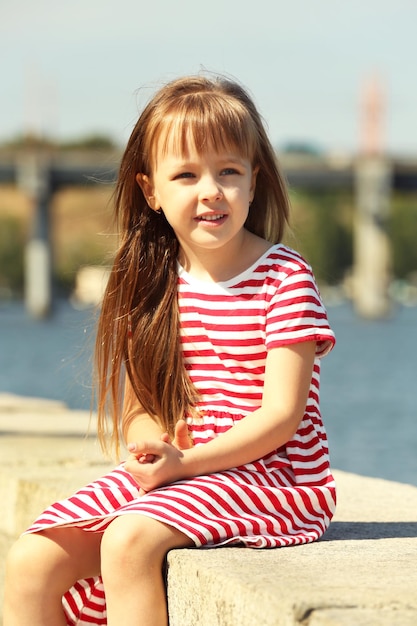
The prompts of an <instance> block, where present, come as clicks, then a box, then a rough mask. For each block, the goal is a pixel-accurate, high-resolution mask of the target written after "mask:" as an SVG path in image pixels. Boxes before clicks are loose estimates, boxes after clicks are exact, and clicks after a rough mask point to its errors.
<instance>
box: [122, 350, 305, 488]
mask: <svg viewBox="0 0 417 626" xmlns="http://www.w3.org/2000/svg"><path fill="white" fill-rule="evenodd" d="M315 349H316V343H315V341H306V342H302V343H296V344H292V345H288V346H285V347H281V348H274V349H272V350H270V352H269V353H268V356H267V360H266V369H265V382H264V391H263V399H262V406H261V408H259V409H257V410H255V411H254V412H253V413H250V414H249V415H247V416H246V417H245V418H243V419H242V420H241V421H240V422H238V423H237V424H236V425H235V426H233V428H231V429H229V430H228V431H227V432H225V433H224V434H222V435H221V436H219V437H217V438H215V439H213V440H212V441H210V442H208V443H206V444H204V445H201V446H196V447H194V448H190V449H188V450H177V449H175V448H174V447H173V446H166V445H165V444H164V442H161V441H159V442H155V441H149V440H148V441H143V440H142V441H138V440H130V441H133V442H135V441H136V443H131V444H129V445H128V449H129V451H130V452H131V453H132V454H133V455H134V457H139V456H140V455H143V454H152V455H153V456H154V460H153V462H152V463H149V464H144V465H142V466H141V468H140V471H139V474H138V473H137V472H133V471H132V473H135V476H136V478H137V480H138V482H139V483H140V484H141V485H142V486H143V487H144V489H146V490H150V489H154V488H155V487H158V486H160V485H163V484H167V483H170V482H173V481H175V480H179V479H183V478H190V477H192V476H197V475H201V474H211V473H214V472H219V471H222V470H226V469H230V468H232V467H237V466H239V465H243V464H245V463H249V462H251V461H254V460H256V459H259V458H260V457H262V456H265V455H266V454H268V453H269V452H272V451H273V450H275V449H277V448H279V447H280V446H282V445H283V444H285V443H286V442H287V441H288V440H289V439H291V437H292V436H293V435H294V433H295V432H296V430H297V428H298V425H299V423H300V421H301V419H302V418H303V415H304V411H305V407H306V403H307V399H308V392H309V388H310V382H311V376H312V370H313V365H314V357H315ZM130 463H131V464H132V466H133V465H135V460H134V458H132V460H131V462H130ZM136 465H137V463H136ZM133 469H134V468H133V467H132V470H133Z"/></svg>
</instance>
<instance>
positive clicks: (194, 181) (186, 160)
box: [136, 137, 257, 261]
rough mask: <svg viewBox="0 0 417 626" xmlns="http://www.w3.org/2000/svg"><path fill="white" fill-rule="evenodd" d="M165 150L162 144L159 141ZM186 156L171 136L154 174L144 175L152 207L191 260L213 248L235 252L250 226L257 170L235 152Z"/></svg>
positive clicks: (140, 179)
mask: <svg viewBox="0 0 417 626" xmlns="http://www.w3.org/2000/svg"><path fill="white" fill-rule="evenodd" d="M159 145H160V146H161V140H160V141H159ZM186 148H187V149H186V150H185V151H184V152H182V151H180V150H179V149H178V146H177V145H176V144H175V142H174V140H173V139H172V138H170V137H168V142H167V143H166V149H164V150H162V149H159V150H157V151H156V159H155V165H154V168H153V172H152V175H150V176H146V175H145V174H138V175H137V177H136V179H137V182H138V184H139V185H140V186H141V188H142V190H143V193H144V195H145V198H146V199H147V202H148V204H149V206H150V207H151V208H152V209H153V210H155V211H156V210H159V209H162V211H163V212H164V215H165V217H166V219H167V220H168V222H169V223H170V225H171V226H172V228H173V229H174V231H175V234H176V236H177V238H178V241H179V243H180V246H181V248H182V252H183V254H184V255H185V259H188V260H189V261H191V259H192V258H194V257H195V256H196V255H197V257H201V254H205V253H206V252H207V251H209V250H213V251H214V250H216V251H217V252H220V251H221V250H222V251H225V252H227V254H233V252H234V251H237V250H239V246H241V245H242V242H243V240H244V238H245V233H247V231H245V229H244V223H245V221H246V218H247V216H248V211H249V205H250V203H251V201H252V200H253V196H254V193H255V183H256V174H257V169H253V168H252V164H251V162H250V161H249V160H248V159H247V158H245V157H242V156H241V155H240V154H238V153H237V152H236V151H235V150H233V149H230V150H224V151H221V152H215V151H214V150H209V149H208V150H207V151H206V152H203V153H202V154H199V153H198V152H197V151H196V149H195V146H194V145H193V143H192V142H188V145H187V146H186Z"/></svg>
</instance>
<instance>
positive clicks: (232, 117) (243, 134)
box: [153, 93, 257, 162]
mask: <svg viewBox="0 0 417 626" xmlns="http://www.w3.org/2000/svg"><path fill="white" fill-rule="evenodd" d="M155 135H156V136H157V137H154V138H157V139H158V140H159V141H157V142H154V143H153V145H155V144H156V143H157V144H158V150H161V151H162V154H166V152H167V151H168V150H169V149H172V148H173V149H174V151H175V152H178V154H182V155H185V154H187V152H188V149H189V146H190V145H192V146H193V148H194V149H195V150H196V152H197V153H198V154H199V155H201V154H203V153H204V152H206V151H207V150H214V151H215V152H217V153H220V152H229V151H233V152H237V153H238V154H239V155H240V156H242V157H244V158H247V159H248V160H249V161H251V162H253V159H254V155H255V153H256V152H257V129H256V128H255V125H254V124H253V121H252V119H251V117H250V115H249V114H248V112H247V111H246V110H245V108H244V107H243V106H242V105H241V104H240V103H239V102H237V101H236V100H235V99H232V98H227V97H224V95H223V94H217V93H197V94H187V95H186V96H184V97H183V98H181V99H180V101H179V102H178V101H177V102H176V103H175V108H174V107H172V108H171V110H170V111H167V113H166V115H165V116H164V117H163V119H162V120H161V123H160V125H159V128H155ZM154 156H155V157H157V154H154Z"/></svg>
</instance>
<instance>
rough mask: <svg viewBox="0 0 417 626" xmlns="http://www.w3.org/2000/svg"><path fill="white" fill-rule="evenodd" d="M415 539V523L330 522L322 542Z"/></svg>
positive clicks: (416, 524) (416, 523) (416, 530)
mask: <svg viewBox="0 0 417 626" xmlns="http://www.w3.org/2000/svg"><path fill="white" fill-rule="evenodd" d="M412 537H417V522H332V523H331V524H330V528H329V530H328V531H327V532H326V533H325V535H324V537H323V539H322V541H341V540H343V541H347V540H355V541H358V540H361V539H368V540H369V539H400V538H412Z"/></svg>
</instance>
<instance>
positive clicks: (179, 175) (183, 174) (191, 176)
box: [175, 172, 194, 178]
mask: <svg viewBox="0 0 417 626" xmlns="http://www.w3.org/2000/svg"><path fill="white" fill-rule="evenodd" d="M193 176H194V174H193V173H192V172H181V174H177V175H176V176H175V178H193Z"/></svg>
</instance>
